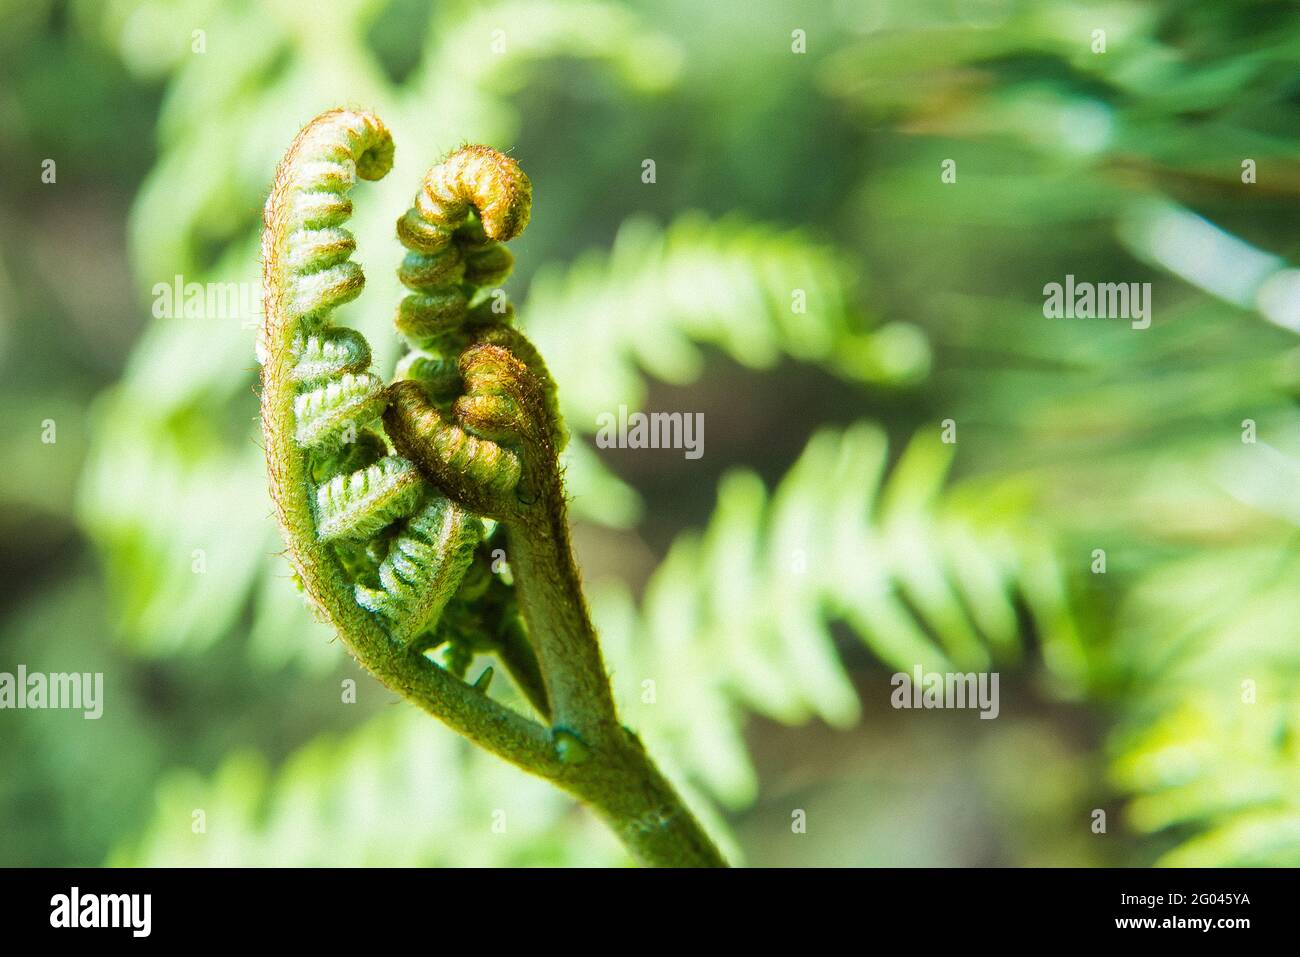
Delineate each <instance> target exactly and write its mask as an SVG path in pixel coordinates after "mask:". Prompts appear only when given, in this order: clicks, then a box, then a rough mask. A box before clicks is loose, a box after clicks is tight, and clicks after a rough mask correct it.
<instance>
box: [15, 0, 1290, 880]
mask: <svg viewBox="0 0 1300 957" xmlns="http://www.w3.org/2000/svg"><path fill="white" fill-rule="evenodd" d="M0 18H2V19H0V202H2V203H3V216H2V217H0V349H2V350H3V357H2V359H0V363H2V368H3V375H0V402H3V408H4V411H5V423H6V426H7V428H6V429H4V431H3V433H2V434H0V442H3V454H4V462H5V469H4V476H5V478H4V482H3V485H0V489H2V491H0V523H3V535H0V541H3V546H2V550H0V563H2V564H3V569H2V571H3V575H2V576H0V578H2V580H3V581H4V582H5V585H6V589H5V592H4V599H3V601H4V605H3V623H2V628H3V631H2V634H0V670H4V671H13V670H14V669H15V667H16V666H17V664H19V663H24V664H26V665H27V666H28V668H29V669H31V670H47V671H62V670H75V671H102V672H104V674H105V684H106V705H105V713H104V717H103V718H102V719H101V720H99V721H86V720H83V719H82V717H81V716H80V714H77V713H67V712H23V713H18V712H12V711H5V712H0V863H2V864H95V863H101V862H105V861H113V862H120V863H131V864H162V863H182V864H187V863H214V864H217V863H219V864H245V863H248V864H270V863H280V864H352V863H364V864H385V863H390V864H398V863H400V864H448V865H470V864H473V865H490V864H616V863H622V862H623V861H624V857H623V854H622V852H621V850H620V849H619V848H618V847H617V845H616V844H615V843H614V842H613V840H612V839H611V838H610V837H609V836H608V835H607V834H605V833H604V832H603V830H602V829H601V828H600V827H599V826H598V825H597V824H596V823H595V822H594V821H593V820H591V819H590V818H589V817H588V816H587V815H586V814H585V813H584V812H582V811H580V810H577V809H575V808H574V807H573V806H572V804H571V803H570V802H569V801H567V800H566V799H564V798H562V797H560V796H559V795H558V794H556V793H554V792H552V791H551V790H550V789H549V788H548V787H547V786H545V785H544V784H542V783H540V782H537V781H533V780H531V779H528V778H526V777H525V776H523V775H522V774H521V773H519V772H516V771H515V770H513V769H512V768H509V767H507V766H505V765H503V764H501V763H500V762H497V761H495V760H493V759H491V758H488V757H486V756H484V755H482V754H478V753H476V752H474V751H473V750H472V749H470V748H469V747H467V746H466V745H464V744H463V743H462V742H460V741H459V740H457V739H456V738H454V737H453V736H452V735H451V734H450V732H447V731H445V730H444V729H442V728H441V727H439V726H437V725H436V724H434V723H432V722H430V721H429V720H427V719H426V718H424V717H422V716H420V715H419V714H417V713H415V712H414V710H413V709H410V708H408V707H406V706H404V705H401V704H400V703H396V702H395V699H394V698H393V697H392V696H391V695H389V694H388V693H387V692H385V691H384V690H383V689H382V688H380V687H379V686H378V685H377V684H375V683H373V682H371V681H370V680H369V679H368V678H366V677H365V676H364V675H363V674H361V673H360V672H359V670H358V669H357V668H356V667H355V665H353V664H352V663H351V662H350V661H349V660H347V659H346V657H345V656H344V655H343V654H342V653H341V652H340V650H339V646H338V645H337V643H334V642H331V640H330V635H329V634H328V631H327V629H325V628H324V627H323V626H321V625H319V624H316V623H314V622H313V621H312V620H311V618H310V616H309V614H308V613H307V612H306V611H305V609H304V608H303V606H302V604H301V601H300V600H299V599H298V597H297V596H296V595H295V593H294V590H293V588H292V587H291V586H290V585H289V583H288V581H287V580H286V579H287V568H286V567H285V565H284V564H283V562H282V560H281V559H279V558H278V556H277V554H276V553H277V551H278V549H279V547H280V546H279V543H278V539H277V534H276V531H275V528H274V526H273V523H272V522H271V520H270V518H269V501H268V499H267V497H266V493H265V484H264V476H263V472H262V465H261V455H260V450H259V448H258V447H257V444H256V441H255V437H256V428H255V409H256V397H255V395H254V392H253V384H254V381H255V369H254V361H253V348H252V338H253V331H252V324H253V322H254V321H255V316H252V315H239V316H232V317H229V318H213V317H209V318H188V319H187V318H154V317H153V315H152V314H151V313H152V310H151V306H152V303H153V300H154V294H153V288H154V286H155V284H157V283H162V284H167V285H170V284H171V283H172V282H173V279H174V277H175V276H177V275H181V276H183V277H184V280H185V281H187V282H214V283H230V282H245V283H255V282H256V280H257V275H258V266H257V262H256V238H257V229H258V224H259V217H260V206H261V202H262V200H263V199H264V196H265V193H266V190H267V187H268V183H269V179H270V176H271V173H272V170H273V169H274V165H275V163H276V161H277V159H278V157H279V156H280V154H281V153H282V152H283V150H284V148H285V146H286V144H287V143H288V141H289V140H290V138H291V137H292V135H293V133H294V132H295V131H296V130H297V129H298V128H299V127H300V126H301V124H302V123H303V122H305V121H306V120H307V119H309V118H310V117H312V116H313V115H315V114H316V113H318V112H319V111H321V110H322V109H325V108H328V107H331V106H335V105H340V104H345V105H355V106H362V107H366V108H371V109H375V110H376V111H378V112H379V113H380V115H381V116H383V117H384V118H385V120H386V121H387V122H388V125H389V126H390V127H391V129H392V130H393V131H394V135H395V138H396V141H397V162H396V167H395V169H394V172H393V173H392V174H391V175H390V176H389V177H388V178H387V179H386V180H384V181H383V182H382V183H380V184H377V185H375V186H367V187H366V188H364V189H363V190H361V191H359V192H358V195H357V215H356V219H355V220H354V225H355V227H356V233H357V236H358V241H359V251H358V256H357V258H358V259H359V261H361V262H362V263H363V265H364V266H365V268H366V270H367V276H368V280H369V282H368V286H367V291H366V293H365V295H364V296H363V297H362V298H361V299H360V300H359V301H358V302H357V303H354V304H352V305H351V306H349V307H347V308H346V310H345V313H344V316H343V318H345V319H346V320H347V321H349V322H351V323H354V324H356V325H357V326H358V327H359V328H361V329H362V330H363V331H364V332H365V333H366V335H367V337H368V338H369V339H370V340H371V342H372V344H374V345H375V347H376V357H377V360H378V362H379V364H380V366H381V367H384V368H386V367H388V366H389V365H391V362H392V360H393V358H394V356H395V353H396V347H397V342H396V339H395V337H394V335H393V334H392V332H391V326H390V319H391V306H392V304H394V303H396V301H397V299H398V297H399V291H398V284H397V282H396V279H395V276H394V275H393V270H394V268H395V266H396V264H397V262H398V259H399V257H398V248H397V245H396V243H395V241H394V239H393V236H392V221H393V219H394V218H395V217H396V215H397V214H398V212H400V211H401V210H403V209H405V208H406V205H407V204H408V202H409V199H410V196H411V195H412V194H413V191H414V189H415V185H416V183H417V181H418V177H419V175H420V174H421V172H422V171H423V170H424V169H425V168H426V167H427V166H428V165H430V164H431V163H432V162H433V161H434V160H435V159H437V158H438V157H439V156H441V155H442V154H443V153H444V152H445V151H446V150H448V149H450V148H452V147H455V146H456V145H458V144H460V143H461V142H464V141H471V142H480V141H481V142H486V143H489V144H491V145H494V146H497V147H499V148H503V149H509V150H510V151H511V152H512V155H514V156H516V157H517V158H518V159H519V160H520V162H521V163H522V164H523V167H524V169H525V170H526V171H527V172H528V173H529V175H530V176H531V177H532V180H533V183H534V187H535V194H536V197H537V201H536V205H535V208H534V215H533V223H532V225H531V226H530V228H529V230H528V232H527V233H526V235H525V236H524V237H523V238H522V239H521V240H520V241H519V242H518V243H516V244H515V246H514V248H515V252H516V254H517V256H518V258H519V268H518V269H517V271H516V274H515V275H514V276H513V277H512V278H511V280H510V282H509V285H508V291H509V292H510V294H511V296H512V297H513V298H514V300H515V301H516V302H518V303H519V304H520V313H521V322H522V323H523V325H524V326H525V328H526V329H527V330H528V331H529V333H530V334H531V335H532V336H533V337H534V339H535V341H536V342H537V345H538V346H539V348H540V349H541V351H542V353H543V354H544V355H545V356H546V358H547V361H548V363H549V365H550V367H551V369H552V371H553V373H554V374H555V377H556V379H557V380H558V383H559V387H560V395H561V398H562V401H563V403H564V410H565V413H566V416H567V419H568V424H569V426H570V428H571V429H572V430H573V431H574V433H575V437H576V438H577V439H578V441H575V443H574V445H573V448H572V452H571V453H570V460H569V462H568V476H569V486H570V491H571V493H572V495H573V517H574V519H575V521H576V522H577V529H576V542H577V547H578V551H579V560H580V563H581V564H582V565H583V567H584V568H585V573H586V578H587V581H588V586H589V590H590V594H591V598H592V603H593V606H594V610H595V613H596V615H597V618H598V623H599V625H600V628H601V631H602V635H603V639H604V642H605V645H606V652H607V656H608V660H609V663H610V666H611V669H612V671H613V675H614V681H615V685H616V690H617V692H618V694H619V698H620V701H621V703H622V707H623V710H624V713H625V719H626V720H627V722H628V723H629V724H631V725H633V726H634V727H636V728H637V729H638V730H640V731H641V732H642V733H643V735H644V736H645V738H646V739H647V740H648V742H649V744H650V747H651V749H652V751H653V752H654V753H655V754H656V756H658V757H660V758H662V759H663V763H664V764H665V765H666V766H667V768H669V769H670V770H671V772H672V773H673V774H674V775H675V776H676V777H677V778H678V780H679V781H681V782H682V784H683V786H684V787H685V788H686V789H687V792H688V793H689V794H690V796H691V799H692V802H693V803H694V804H695V805H696V806H697V807H698V808H699V809H700V810H701V813H702V814H703V815H704V817H705V819H706V821H707V822H708V823H709V826H710V827H711V829H713V830H714V831H715V832H716V833H717V834H718V835H719V837H720V838H721V839H722V840H723V841H724V843H725V844H726V845H727V847H728V850H729V852H730V853H731V854H732V855H733V856H734V857H735V858H736V859H738V860H744V861H748V862H750V863H754V864H787V865H810V864H908V865H911V864H954V865H956V864H1082V865H1100V864H1126V865H1144V864H1149V863H1163V864H1174V865H1180V864H1211V865H1214V864H1252V865H1253V864H1260V865H1271V864H1292V865H1295V864H1300V764H1298V763H1297V759H1298V758H1300V753H1298V749H1300V744H1298V743H1297V742H1300V737H1298V736H1297V732H1298V731H1300V551H1298V550H1297V548H1296V541H1297V529H1296V524H1297V521H1298V520H1300V506H1297V504H1296V503H1297V496H1296V493H1297V487H1298V484H1300V483H1298V480H1300V431H1298V429H1297V426H1298V425H1300V422H1298V416H1297V411H1296V404H1295V398H1296V395H1297V391H1298V390H1300V348H1298V347H1300V343H1297V341H1296V332H1297V331H1298V330H1300V279H1298V278H1297V277H1298V276H1300V273H1297V272H1296V271H1295V269H1294V267H1295V264H1296V263H1297V261H1300V242H1298V241H1297V238H1296V229H1295V226H1296V223H1297V222H1300V122H1298V120H1300V72H1298V71H1297V69H1296V64H1297V62H1298V61H1300V10H1298V9H1297V7H1296V6H1295V5H1294V4H1291V3H1281V2H1263V0H1254V2H1242V3H1236V4H1224V3H1221V2H1215V0H1195V2H1186V0H1164V2H1136V0H1130V2H1108V3H1082V2H1080V3H1074V2H1067V0H1051V2H1034V3H1030V2H1017V0H969V2H954V0H881V2H872V3H849V2H824V3H806V4H791V3H788V2H778V0H746V2H743V3H742V2H739V0H736V2H724V3H708V4H700V3H688V2H685V0H645V2H642V3H637V4H628V5H621V4H617V3H614V2H610V0H514V2H507V3H489V4H482V3H472V2H468V0H462V2H448V3H437V4H427V3H424V2H418V0H341V2H335V3H330V4H309V3H303V4H297V3H291V2H288V0H267V2H265V3H259V2H253V0H228V2H218V0H177V2H172V3H164V2H149V3H137V2H129V0H105V2H98V0H87V2H49V0H47V2H32V0H24V2H18V0H3V2H0ZM1097 29H1104V30H1105V31H1106V43H1107V49H1106V52H1105V53H1095V52H1093V49H1092V43H1093V31H1094V30H1097ZM196 30H202V31H203V34H202V38H203V43H204V51H203V52H201V53H199V52H195V51H194V46H193V44H194V42H195V40H194V36H195V34H194V31H196ZM794 30H802V31H804V32H805V34H806V42H807V52H806V53H802V54H797V53H794V52H792V47H791V44H792V31H794ZM496 31H501V32H500V33H498V32H496ZM647 158H649V159H653V160H654V161H655V164H656V182H655V183H653V184H646V183H643V182H642V178H641V173H642V162H643V160H644V159H647ZM1246 158H1250V159H1253V160H1254V161H1255V162H1256V164H1257V168H1258V182H1257V183H1255V184H1251V185H1245V184H1243V183H1242V181H1241V166H1242V160H1243V159H1246ZM45 159H54V160H55V162H56V163H57V182H55V183H53V184H47V183H42V182H41V177H40V174H41V168H42V167H41V164H42V161H43V160H45ZM946 159H954V160H955V161H956V163H957V182H956V183H954V184H944V183H942V182H941V180H940V169H941V163H942V162H943V161H944V160H946ZM1067 273H1071V274H1074V275H1076V276H1077V277H1078V278H1079V279H1080V280H1092V281H1102V282H1105V281H1109V282H1150V283H1152V286H1153V304H1154V310H1153V311H1154V322H1153V324H1152V326H1151V328H1150V329H1147V330H1142V331H1137V330H1132V329H1130V328H1129V327H1128V324H1127V323H1123V322H1103V321H1100V320H1096V321H1087V320H1076V321H1067V320H1059V321H1054V320H1048V319H1044V318H1043V316H1042V312H1041V308H1042V287H1043V285H1044V284H1045V283H1048V282H1060V281H1062V280H1063V278H1064V276H1065V275H1066V274H1067ZM796 289H800V290H803V291H804V292H805V293H806V296H807V304H808V308H807V311H806V312H805V313H800V312H796V311H794V310H793V309H792V308H791V302H792V294H793V291H794V290H796ZM619 405H627V406H629V407H630V408H632V409H637V408H642V409H655V410H684V411H701V412H703V413H704V416H705V424H706V430H705V450H706V451H705V455H704V457H703V458H702V459H700V460H698V461H688V460H686V459H684V458H683V457H682V456H681V455H680V453H678V452H670V451H658V452H649V451H628V450H624V451H617V450H598V449H597V448H596V447H595V444H594V442H593V440H592V435H593V433H594V431H595V428H596V416H597V415H598V414H600V413H601V412H608V411H615V410H617V408H618V406H619ZM47 419H53V420H54V421H55V423H56V425H57V430H58V431H57V442H56V443H55V444H44V443H42V442H41V432H42V428H43V426H42V423H43V422H44V421H45V420H47ZM945 419H952V420H953V421H954V422H955V423H956V424H957V429H958V442H957V444H956V445H955V446H953V445H945V444H942V443H941V442H940V441H939V434H940V432H939V428H940V426H939V423H940V422H941V421H943V420H945ZM1246 419H1250V420H1253V421H1254V422H1255V424H1256V428H1257V431H1258V441H1257V442H1256V443H1254V444H1245V443H1243V441H1242V423H1243V420H1246ZM1095 549H1104V550H1105V552H1106V557H1107V567H1106V572H1105V574H1104V575H1103V574H1094V573H1093V571H1092V566H1093V562H1094V550H1095ZM196 550H201V553H202V567H203V569H204V571H203V573H202V574H196V573H195V560H196ZM918 663H919V664H923V665H924V666H925V667H927V668H930V669H938V670H948V669H953V668H955V669H962V670H969V669H996V670H998V671H999V672H1000V673H1001V675H1002V694H1001V698H1002V714H1001V716H1000V717H999V718H998V719H997V720H996V721H980V720H977V719H976V717H975V715H974V714H973V713H970V712H919V713H918V712H907V711H894V710H892V709H891V708H890V707H889V703H888V702H889V692H890V690H891V689H890V684H889V677H890V675H891V673H892V672H894V671H895V670H911V668H912V667H913V666H914V665H916V664H918ZM347 679H353V680H355V681H356V687H357V702H356V703H355V704H344V703H343V702H342V700H341V699H342V694H341V689H342V686H343V682H345V681H346V680H347ZM647 682H651V683H652V684H647ZM1244 682H1253V683H1254V684H1253V687H1254V689H1255V696H1254V700H1253V701H1251V700H1243V697H1244V696H1243V687H1244V685H1243V683H1244ZM498 684H499V685H504V684H505V683H504V682H499V683H498ZM651 688H653V695H651V694H649V693H648V689H651ZM494 690H495V689H494ZM499 693H501V694H503V695H507V696H508V695H511V694H512V689H510V688H509V687H508V686H507V687H501V688H500V691H499ZM196 809H201V810H202V811H203V812H204V817H205V823H206V831H205V832H204V833H195V832H194V829H193V827H192V823H193V821H194V812H195V810H196ZM1094 809H1103V810H1105V811H1106V812H1107V824H1108V827H1107V831H1106V833H1105V834H1094V833H1093V832H1092V830H1091V829H1090V825H1091V823H1092V820H1093V817H1092V815H1093V811H1094ZM795 810H803V811H805V812H806V814H807V822H808V824H807V833H806V834H795V833H792V829H791V815H792V813H793V812H794V811H795ZM503 821H504V823H505V827H504V831H502V830H501V827H500V824H501V822H503ZM494 825H496V826H495V827H494Z"/></svg>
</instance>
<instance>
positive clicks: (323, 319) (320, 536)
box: [261, 111, 482, 644]
mask: <svg viewBox="0 0 1300 957" xmlns="http://www.w3.org/2000/svg"><path fill="white" fill-rule="evenodd" d="M392 156H393V142H392V137H391V136H390V135H389V134H388V131H387V130H386V129H385V128H384V127H383V124H382V123H381V122H380V121H379V120H378V118H376V117H374V116H372V115H370V114H365V113H346V112H342V111H338V112H334V113H330V114H326V115H325V116H322V117H320V118H319V119H317V120H316V121H315V122H313V123H312V124H310V125H309V126H308V127H307V128H306V129H305V130H304V131H303V133H302V134H301V135H300V136H299V139H298V141H297V142H296V143H295V144H294V146H293V147H291V148H290V151H289V156H288V157H287V158H286V160H285V163H284V164H283V165H282V166H281V170H280V174H279V175H278V176H277V183H276V189H275V190H274V191H273V192H272V195H271V199H270V200H269V201H268V205H267V230H266V233H265V236H264V249H263V257H264V261H265V263H266V270H267V277H266V278H267V283H266V288H267V290H268V294H271V295H274V296H275V297H276V298H275V300H274V302H273V305H274V308H273V309H271V310H268V316H270V317H271V318H272V320H273V321H268V323H267V324H266V326H265V328H264V330H263V337H262V340H261V351H262V354H263V356H264V357H267V358H270V359H271V363H270V364H268V366H267V368H268V369H272V368H274V367H275V366H276V364H277V362H278V361H283V363H284V364H285V365H287V366H288V378H289V380H290V382H291V383H292V387H293V404H292V421H293V439H294V443H295V444H296V445H297V447H298V448H299V449H300V450H302V453H303V454H305V455H306V457H307V461H308V463H309V466H310V476H311V478H312V480H313V481H314V482H315V483H317V484H316V485H315V487H314V488H313V489H312V496H311V512H312V515H313V518H314V535H315V538H316V544H322V543H324V544H328V543H335V542H350V543H354V545H353V547H350V548H347V549H346V550H344V551H343V552H342V553H341V554H340V555H339V559H340V564H341V566H342V568H343V570H344V573H345V577H346V576H355V575H359V574H364V573H366V572H367V571H370V569H368V568H367V564H368V563H367V562H366V561H365V560H363V559H359V558H358V556H361V555H367V554H368V555H371V556H373V555H374V554H375V553H376V552H382V550H383V547H384V546H385V545H386V546H387V553H386V554H385V555H384V556H383V557H382V558H381V559H380V560H379V561H378V564H377V566H376V567H374V568H373V573H372V574H370V575H368V576H366V577H367V579H368V580H367V581H366V582H364V583H362V582H357V583H356V584H355V585H354V588H353V591H354V594H355V596H356V601H357V603H358V605H360V607H362V608H364V609H365V610H367V611H369V612H372V613H374V614H375V615H376V616H377V617H378V619H379V621H380V623H381V624H382V626H383V627H384V629H385V630H386V631H387V632H388V634H389V635H390V637H392V638H393V639H394V640H396V641H398V642H400V643H403V644H405V643H407V642H409V641H410V640H412V639H413V638H415V637H416V636H418V635H419V634H421V633H422V632H424V631H425V630H426V629H429V628H432V627H434V626H436V624H437V618H438V614H439V613H440V612H441V610H442V608H443V607H444V606H445V605H446V603H447V602H448V601H450V599H451V597H452V595H453V594H455V591H456V589H457V587H458V586H459V584H460V576H461V575H463V574H464V570H465V567H466V565H467V563H468V557H469V555H471V554H472V552H473V549H474V546H475V545H476V544H477V541H478V538H479V537H481V530H482V525H481V523H480V522H479V521H478V520H477V519H476V518H474V517H473V516H471V515H469V514H468V513H466V512H464V511H463V510H462V509H460V508H459V507H458V506H455V505H453V504H451V503H450V502H448V501H447V500H446V499H445V498H442V497H441V496H438V495H436V494H435V493H434V492H433V490H432V489H431V488H430V487H429V486H428V484H427V483H426V482H425V481H424V480H423V478H422V477H421V476H420V473H419V472H418V471H417V470H416V469H415V467H414V466H412V464H411V463H410V462H408V461H407V460H405V459H403V458H401V457H399V456H395V455H389V454H387V449H386V447H385V445H384V443H383V439H382V438H381V437H380V436H378V435H377V434H376V433H374V432H373V431H366V432H364V433H363V434H364V439H360V438H359V433H360V430H363V429H367V427H368V426H370V425H371V424H372V423H374V422H375V421H376V420H377V419H378V418H379V416H380V414H381V413H382V412H383V410H384V408H385V406H386V405H387V401H388V400H387V396H386V395H385V392H384V385H383V382H382V381H381V380H380V379H379V378H378V377H377V376H375V375H374V374H372V373H371V372H370V347H369V344H368V343H367V342H366V341H365V338H364V337H363V336H362V335H361V334H360V333H359V332H356V331H355V330H353V329H346V328H340V327H336V326H332V325H330V324H329V322H330V313H331V312H332V311H333V309H334V308H335V307H336V306H338V305H341V304H342V303H344V302H347V301H349V300H351V299H354V298H356V296H357V295H358V294H359V293H360V292H361V289H362V288H363V286H364V285H365V277H364V276H363V275H362V272H361V268H360V266H358V265H357V264H356V263H355V262H353V261H352V259H351V256H352V253H353V252H354V250H355V248H356V242H355V240H354V239H353V238H352V235H351V234H350V233H348V232H347V231H346V230H345V229H344V228H343V225H344V223H345V222H346V221H347V218H348V216H349V215H350V214H351V210H352V204H351V201H350V200H349V199H348V196H347V193H348V190H349V189H350V188H351V186H352V184H353V182H354V181H355V179H356V177H357V176H361V177H362V178H369V179H376V178H379V177H381V176H383V175H384V174H386V173H387V172H388V170H389V168H391V166H392ZM285 350H287V352H288V358H287V360H281V359H280V357H281V355H282V353H283V352H284V351H285ZM408 517H409V521H407V522H406V523H405V524H404V526H403V527H401V528H400V530H398V531H397V532H396V534H395V535H392V536H390V537H389V539H388V540H387V541H383V540H380V541H377V542H374V543H372V545H371V547H370V548H368V549H360V548H357V547H355V543H362V544H364V543H365V542H366V541H367V540H370V539H376V538H377V536H379V534H380V533H381V532H383V531H384V530H385V529H387V528H388V527H389V526H392V525H393V524H394V523H395V522H398V521H399V520H401V519H405V518H408ZM303 531H305V530H304V529H293V530H292V532H293V534H300V533H301V532H303ZM369 564H373V562H371V563H369ZM305 584H307V585H308V591H309V593H310V592H311V590H312V589H311V585H312V583H309V582H305ZM312 597H313V598H317V596H316V595H314V594H313V596H312Z"/></svg>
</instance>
